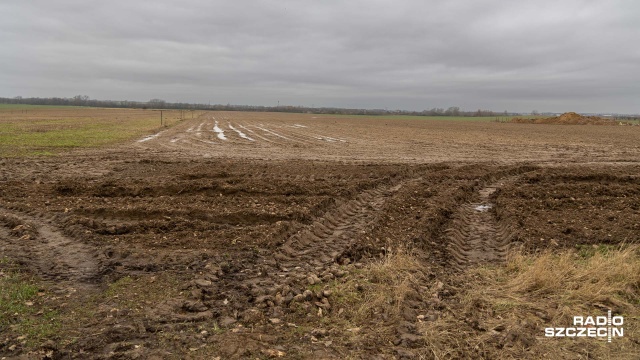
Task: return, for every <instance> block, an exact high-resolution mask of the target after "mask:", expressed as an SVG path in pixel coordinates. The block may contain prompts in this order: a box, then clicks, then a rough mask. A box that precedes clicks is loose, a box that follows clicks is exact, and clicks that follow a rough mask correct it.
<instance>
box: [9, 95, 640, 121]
mask: <svg viewBox="0 0 640 360" xmlns="http://www.w3.org/2000/svg"><path fill="white" fill-rule="evenodd" d="M0 104H24V105H49V106H87V107H102V108H131V109H180V110H214V111H255V112H288V113H312V114H339V115H413V116H468V117H481V116H482V117H488V116H495V117H500V116H517V115H521V114H520V113H510V112H507V111H503V112H495V111H491V110H480V109H479V110H475V111H464V110H460V108H459V107H457V106H452V107H449V108H447V109H444V108H431V109H429V110H423V111H408V110H386V109H345V108H334V107H305V106H253V105H231V104H226V105H222V104H216V105H211V104H190V103H170V102H166V101H164V100H162V99H151V100H149V101H147V102H143V101H128V100H122V101H114V100H95V99H90V98H89V96H87V95H77V96H74V97H72V98H57V97H53V98H23V97H21V96H17V97H15V98H2V97H0ZM636 117H637V116H623V115H616V116H615V118H616V119H624V118H630V119H633V118H636Z"/></svg>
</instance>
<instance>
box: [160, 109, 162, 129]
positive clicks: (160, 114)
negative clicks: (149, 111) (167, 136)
mask: <svg viewBox="0 0 640 360" xmlns="http://www.w3.org/2000/svg"><path fill="white" fill-rule="evenodd" d="M160 126H162V110H160Z"/></svg>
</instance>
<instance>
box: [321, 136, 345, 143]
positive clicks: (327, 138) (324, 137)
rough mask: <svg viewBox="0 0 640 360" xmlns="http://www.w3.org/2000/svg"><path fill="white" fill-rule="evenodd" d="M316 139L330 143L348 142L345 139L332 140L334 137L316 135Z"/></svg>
mask: <svg viewBox="0 0 640 360" xmlns="http://www.w3.org/2000/svg"><path fill="white" fill-rule="evenodd" d="M315 138H316V139H318V140H324V141H328V142H336V141H339V142H347V140H344V139H338V138H332V137H329V136H323V135H316V136H315Z"/></svg>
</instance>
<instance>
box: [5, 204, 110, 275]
mask: <svg viewBox="0 0 640 360" xmlns="http://www.w3.org/2000/svg"><path fill="white" fill-rule="evenodd" d="M0 225H4V226H5V227H4V228H1V227H0V230H1V231H0V245H2V248H3V249H4V250H5V251H4V252H6V254H7V255H9V256H10V257H12V258H15V259H16V260H18V261H20V262H23V263H26V264H28V265H29V266H30V267H31V268H32V269H33V270H35V272H36V273H37V274H38V275H39V276H40V277H42V278H43V279H45V280H52V281H68V282H74V283H82V284H84V285H89V284H91V283H94V282H95V281H96V280H97V279H98V278H99V277H100V276H101V271H102V269H103V268H104V265H105V259H104V256H103V255H102V254H100V253H99V252H97V251H95V250H94V249H93V248H92V247H91V246H89V245H86V244H83V243H81V242H78V241H76V240H74V239H72V238H69V237H67V236H65V235H64V234H63V233H62V232H61V231H60V230H59V229H58V228H57V227H55V226H54V225H52V224H51V220H45V219H42V218H39V217H36V216H31V215H27V214H24V213H18V212H15V211H10V210H8V209H5V208H0ZM9 230H10V231H9Z"/></svg>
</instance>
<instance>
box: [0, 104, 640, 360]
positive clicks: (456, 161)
mask: <svg viewBox="0 0 640 360" xmlns="http://www.w3.org/2000/svg"><path fill="white" fill-rule="evenodd" d="M639 140H640V128H638V127H613V126H612V127H598V126H593V127H590V126H583V127H571V126H566V127H565V126H560V125H527V124H505V123H489V122H450V121H435V120H420V119H416V120H411V119H409V120H407V119H404V120H401V119H384V118H377V119H376V118H363V117H336V116H326V115H324V116H323V115H311V114H270V113H239V112H228V113H205V114H204V115H202V116H200V117H199V118H197V119H193V120H191V119H189V120H184V121H181V122H179V123H178V124H177V125H175V126H172V127H170V128H166V129H162V130H161V131H159V132H156V133H153V134H149V135H147V136H142V137H140V138H138V139H136V140H134V141H130V142H127V143H125V144H121V145H117V146H112V147H111V148H100V149H94V150H86V149H85V150H82V151H76V152H70V153H66V154H62V155H59V156H55V157H44V158H43V157H37V158H5V159H0V169H1V170H2V171H1V173H0V259H5V260H3V261H4V262H3V263H2V264H0V276H7V275H6V273H8V272H9V271H14V270H13V269H18V271H19V272H20V273H23V274H27V275H26V276H28V277H29V278H30V279H31V280H29V281H33V282H34V283H35V284H37V286H38V292H39V295H38V296H36V298H35V299H34V300H32V301H31V303H32V305H29V306H34V307H35V308H37V309H41V310H40V312H39V313H37V312H33V313H31V315H22V314H18V313H16V314H5V315H6V316H5V318H6V319H7V320H6V321H5V322H4V323H2V324H0V355H2V356H7V357H12V356H20V355H21V356H24V357H26V358H43V357H48V358H56V359H57V358H91V359H94V358H96V359H111V358H114V359H115V358H118V359H120V358H127V359H128V358H139V359H143V358H157V359H160V358H175V359H179V358H208V359H211V358H220V359H227V358H238V359H244V358H251V359H255V358H305V359H306V358H309V359H321V358H335V359H343V358H379V359H395V358H441V357H442V356H444V357H454V358H480V357H485V358H503V357H504V358H507V357H529V358H539V357H541V356H543V355H545V354H546V356H548V357H551V358H554V357H555V356H554V353H553V351H556V350H557V351H563V352H562V354H564V355H563V356H569V358H582V356H583V355H584V353H583V352H581V351H582V350H579V349H577V348H574V347H571V346H570V344H571V341H572V340H573V339H548V338H545V337H544V336H543V335H544V330H543V329H544V328H545V327H548V326H564V325H569V324H564V323H561V321H563V319H565V316H569V315H571V314H565V313H562V312H561V311H560V310H558V309H557V308H553V309H552V305H551V301H550V302H549V308H526V309H524V310H518V311H522V317H520V318H519V319H515V320H514V319H509V321H506V320H505V324H504V325H502V327H501V328H498V327H495V328H492V329H488V328H486V327H483V325H482V321H484V320H483V319H485V320H486V318H483V317H482V316H480V315H477V314H476V315H474V314H469V313H464V312H462V311H461V307H460V306H461V305H460V303H461V301H462V300H461V297H460V296H463V295H464V293H465V287H470V286H472V284H473V283H474V279H473V277H472V276H470V275H469V271H471V270H470V269H478V268H487V269H491V268H494V267H498V268H500V267H504V266H505V264H507V262H508V260H509V256H510V255H509V254H512V253H518V254H522V255H530V254H533V255H535V254H538V253H540V252H543V251H547V250H548V251H565V250H566V251H569V250H571V251H574V250H576V251H581V250H582V251H584V249H592V248H593V247H594V246H595V247H598V246H614V247H615V246H618V245H620V244H625V245H629V244H637V243H638V242H640V225H639V224H640V208H639V207H638V206H639V205H638V204H640V141H639ZM399 259H400V260H402V259H405V262H402V263H400V262H399V261H400V260H399ZM407 259H408V260H407ZM394 261H398V262H394ZM385 269H386V270H385ZM2 271H4V272H2ZM585 281H586V280H585ZM635 286H636V287H635V288H633V286H632V287H631V288H629V289H627V291H628V293H626V295H625V294H624V293H621V295H620V296H621V299H628V298H633V297H634V296H637V295H638V283H636V284H635ZM385 291H386V292H385ZM542 296H543V295H540V297H542ZM625 301H626V300H625ZM629 301H631V303H632V304H633V302H632V300H629ZM636 301H637V297H636ZM554 304H555V305H557V304H556V303H554ZM624 304H625V303H624V302H623V301H622V300H616V299H615V298H614V299H610V301H609V302H607V300H606V299H605V300H602V299H601V300H599V301H598V302H597V306H596V305H593V306H592V307H590V308H589V307H587V308H586V309H591V310H593V312H594V313H595V312H598V313H597V315H599V314H600V313H599V312H601V311H602V308H601V307H603V306H604V307H608V308H613V309H614V310H616V311H618V312H622V313H624V314H625V315H627V316H637V314H638V312H637V308H636V309H633V308H631V309H629V308H628V307H625V306H626V305H624ZM555 305H554V306H555ZM635 305H636V306H637V302H636V303H635ZM477 306H478V309H479V310H478V311H479V313H482V314H485V315H486V314H487V313H486V308H482V306H480V305H477ZM585 306H587V305H585ZM588 306H591V305H588ZM598 306H600V307H598ZM43 312H54V313H55V323H56V325H55V329H56V330H55V332H54V333H53V334H44V335H43V334H36V333H27V334H25V333H24V329H25V326H21V325H20V324H25V322H29V321H31V322H33V323H34V324H38V323H39V321H40V319H42V316H43V315H42V314H43ZM491 314H494V315H495V313H491ZM518 314H520V313H518ZM633 314H635V315H633ZM576 315H577V314H576ZM486 316H489V315H486ZM518 316H520V315H518ZM505 319H506V317H505ZM635 319H636V320H635V321H637V317H636V318H635ZM439 321H446V322H448V323H451V324H457V325H456V326H457V327H458V330H459V331H460V332H459V334H460V335H461V336H462V335H464V336H465V337H470V338H473V337H474V336H478V337H481V336H484V334H489V333H491V332H493V333H495V334H494V335H495V336H493V335H492V336H493V337H492V338H491V339H490V340H487V339H484V338H482V339H483V340H482V341H478V342H477V343H472V342H470V341H467V342H465V341H464V340H460V341H459V342H458V343H457V344H455V343H453V342H452V343H447V344H445V345H442V344H435V343H433V339H432V338H431V337H433V336H438V334H437V333H436V334H435V335H434V333H432V332H430V331H432V330H433V329H435V328H436V327H435V326H438V324H440V323H439ZM633 321H634V320H633V318H628V323H629V326H630V327H629V328H628V329H626V333H625V337H624V338H622V339H615V340H614V341H615V342H616V343H613V344H612V345H610V347H609V348H605V347H602V348H593V349H592V348H590V346H595V345H591V344H593V343H600V342H599V341H597V340H595V339H581V340H580V341H582V342H580V343H579V344H583V345H584V347H586V348H588V349H590V350H589V351H591V353H592V354H595V356H596V357H607V356H610V355H611V356H613V355H616V354H617V355H616V357H618V358H625V357H628V358H632V355H633V354H634V353H636V354H637V352H638V351H640V345H638V344H639V343H638V340H639V338H638V332H637V325H636V327H635V328H634V327H633V325H632V324H633ZM523 322H524V323H523ZM430 324H434V325H433V326H432V325H430ZM35 326H36V325H33V326H32V328H34V327H35ZM38 326H39V325H38ZM430 326H432V327H430ZM26 328H29V326H27V327H26ZM634 329H635V330H634ZM447 331H450V330H447ZM493 333H492V334H493ZM440 335H442V336H443V338H444V337H447V336H448V337H447V338H450V337H451V333H447V334H445V333H440ZM445 335H446V336H445ZM454 335H455V334H454ZM561 341H565V343H561ZM563 344H566V345H563ZM442 346H445V347H444V348H443V347H442ZM447 346H448V347H449V348H447ZM443 349H444V350H443ZM554 349H555V350H554ZM549 351H551V352H549ZM558 354H560V353H558ZM612 354H613V355H612Z"/></svg>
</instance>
